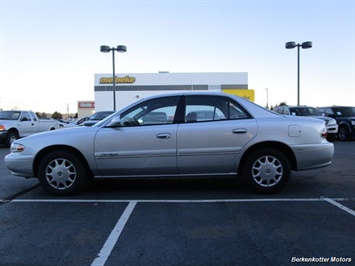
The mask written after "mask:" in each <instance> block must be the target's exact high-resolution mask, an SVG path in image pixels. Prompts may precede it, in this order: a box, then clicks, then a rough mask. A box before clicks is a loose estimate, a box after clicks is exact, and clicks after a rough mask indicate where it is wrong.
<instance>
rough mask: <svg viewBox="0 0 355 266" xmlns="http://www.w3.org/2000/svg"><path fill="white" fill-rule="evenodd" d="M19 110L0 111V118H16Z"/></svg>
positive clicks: (18, 115)
mask: <svg viewBox="0 0 355 266" xmlns="http://www.w3.org/2000/svg"><path fill="white" fill-rule="evenodd" d="M20 114H21V112H20V111H0V120H18V118H19V117H20Z"/></svg>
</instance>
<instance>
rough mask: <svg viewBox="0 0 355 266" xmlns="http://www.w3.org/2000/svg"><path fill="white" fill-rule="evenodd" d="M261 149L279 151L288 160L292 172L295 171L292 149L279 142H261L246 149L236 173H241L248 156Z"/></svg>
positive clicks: (295, 161) (295, 165) (295, 162)
mask: <svg viewBox="0 0 355 266" xmlns="http://www.w3.org/2000/svg"><path fill="white" fill-rule="evenodd" d="M263 148H269V149H275V150H278V151H281V152H282V153H283V154H284V155H285V156H286V157H287V159H288V160H289V162H290V165H291V169H292V170H296V169H297V160H296V157H295V154H294V153H293V151H292V149H291V148H290V147H289V146H287V145H285V144H283V143H280V142H276V141H268V142H262V143H257V144H255V145H253V146H251V147H249V148H248V150H246V152H245V153H244V154H243V157H242V158H241V160H240V163H239V166H238V169H237V172H238V173H241V172H242V168H243V166H244V165H245V163H246V160H247V159H248V157H249V155H250V154H252V153H253V152H255V151H257V150H259V149H263Z"/></svg>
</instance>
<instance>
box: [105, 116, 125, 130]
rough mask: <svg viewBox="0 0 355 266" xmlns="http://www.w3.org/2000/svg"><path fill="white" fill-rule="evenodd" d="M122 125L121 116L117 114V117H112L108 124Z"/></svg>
mask: <svg viewBox="0 0 355 266" xmlns="http://www.w3.org/2000/svg"><path fill="white" fill-rule="evenodd" d="M120 126H122V124H121V117H120V116H116V117H114V118H112V120H111V121H110V123H108V124H107V126H106V127H120Z"/></svg>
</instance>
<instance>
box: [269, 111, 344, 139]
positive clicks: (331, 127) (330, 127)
mask: <svg viewBox="0 0 355 266" xmlns="http://www.w3.org/2000/svg"><path fill="white" fill-rule="evenodd" d="M273 110H274V111H275V112H278V113H280V114H284V115H297V116H309V117H314V118H318V119H322V120H323V121H325V126H326V127H327V131H328V136H327V140H328V141H333V140H334V139H335V137H336V135H337V134H338V124H337V121H335V119H334V118H331V117H326V116H322V114H321V113H320V112H318V110H317V109H316V108H314V107H311V106H305V105H302V106H289V105H280V106H277V107H275V108H274V109H273Z"/></svg>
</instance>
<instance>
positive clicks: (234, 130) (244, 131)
mask: <svg viewBox="0 0 355 266" xmlns="http://www.w3.org/2000/svg"><path fill="white" fill-rule="evenodd" d="M232 132H233V134H244V133H247V130H246V129H245V128H235V129H233V131H232Z"/></svg>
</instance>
